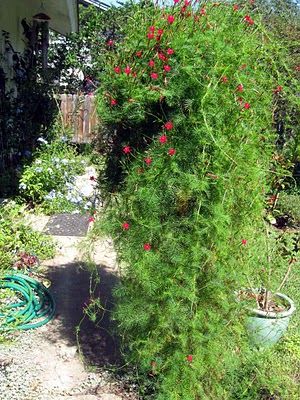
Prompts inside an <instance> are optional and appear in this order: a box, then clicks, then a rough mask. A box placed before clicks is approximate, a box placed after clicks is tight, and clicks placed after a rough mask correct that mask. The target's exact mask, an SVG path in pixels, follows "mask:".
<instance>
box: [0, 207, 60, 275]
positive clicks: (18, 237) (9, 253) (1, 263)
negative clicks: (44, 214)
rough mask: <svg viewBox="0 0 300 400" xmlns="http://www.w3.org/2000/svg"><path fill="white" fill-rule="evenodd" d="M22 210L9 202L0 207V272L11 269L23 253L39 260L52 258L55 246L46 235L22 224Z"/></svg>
mask: <svg viewBox="0 0 300 400" xmlns="http://www.w3.org/2000/svg"><path fill="white" fill-rule="evenodd" d="M23 211H24V210H23V208H22V207H20V206H18V205H17V204H16V203H13V202H10V203H8V204H6V205H1V206H0V271H1V272H3V271H5V270H7V269H11V268H12V266H13V264H14V262H16V261H18V259H19V253H22V252H25V253H28V254H29V255H32V256H36V257H38V259H40V260H44V259H48V258H52V257H53V256H54V251H55V246H54V243H53V240H52V239H51V238H50V237H49V236H46V235H43V234H41V233H39V232H36V231H34V230H32V228H30V227H29V226H28V225H27V224H25V223H24V219H23V217H22V214H23Z"/></svg>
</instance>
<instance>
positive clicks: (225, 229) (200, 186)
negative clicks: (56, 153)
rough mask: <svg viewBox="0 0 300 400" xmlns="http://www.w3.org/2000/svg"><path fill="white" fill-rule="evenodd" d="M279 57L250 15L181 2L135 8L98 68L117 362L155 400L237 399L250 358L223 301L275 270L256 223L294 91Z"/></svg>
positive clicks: (235, 311) (233, 306) (234, 306)
mask: <svg viewBox="0 0 300 400" xmlns="http://www.w3.org/2000/svg"><path fill="white" fill-rule="evenodd" d="M250 7H251V6H250ZM173 17H174V21H173ZM282 55H283V56H284V49H283V48H282V46H281V45H280V43H277V42H276V41H275V39H274V37H273V36H272V34H271V33H270V32H267V31H266V30H265V29H264V26H263V24H262V23H261V17H260V15H259V14H258V13H254V12H252V9H251V8H250V9H249V8H248V6H239V7H233V6H232V5H231V4H226V3H225V4H220V3H218V4H216V3H207V4H205V5H203V4H202V5H200V6H198V5H195V6H194V7H193V8H192V7H191V6H190V3H188V2H186V3H185V5H182V4H179V5H178V4H177V5H175V6H174V7H167V8H165V9H161V8H158V7H154V6H145V5H144V6H137V8H136V12H135V16H134V18H132V19H131V20H130V23H129V24H128V25H127V26H126V29H125V37H124V40H122V41H120V42H119V43H116V45H115V49H113V50H112V51H110V52H109V54H108V57H107V63H106V65H107V67H106V74H105V75H104V76H103V77H102V87H101V90H99V92H98V110H99V115H100V116H101V120H102V121H103V124H104V127H103V128H104V129H103V131H104V138H105V139H106V144H107V145H106V151H107V158H106V170H105V178H106V181H105V183H106V188H107V189H108V191H110V192H114V194H113V195H112V196H110V198H109V197H108V198H107V200H109V202H108V203H109V207H108V208H107V210H106V215H105V216H104V220H103V221H102V222H101V227H100V229H101V232H102V231H103V230H104V231H105V232H106V233H109V234H110V235H112V236H113V239H114V242H115V246H116V249H117V253H118V256H119V261H120V265H121V267H122V279H121V285H120V286H119V287H118V288H117V289H116V291H115V295H116V298H117V308H116V311H115V317H116V319H117V321H118V327H119V332H120V334H121V336H122V338H123V345H124V348H125V350H126V354H127V358H128V360H129V361H131V362H132V363H134V364H137V365H138V367H139V371H140V373H141V374H144V376H147V375H148V376H149V374H150V375H151V376H152V381H153V386H154V387H155V388H156V390H155V397H154V398H156V399H158V400H166V399H168V400H175V399H182V400H192V399H195V400H196V399H197V400H198V399H201V400H205V399H232V398H243V397H241V396H242V393H243V391H244V388H243V386H242V385H240V384H239V381H238V380H236V377H237V374H238V372H239V370H240V369H241V368H242V367H243V365H244V364H245V363H246V365H247V366H249V364H248V363H247V360H248V359H249V357H250V356H251V354H252V353H251V351H250V350H249V343H248V340H247V335H246V333H245V331H244V324H243V320H244V312H243V310H242V309H241V306H240V305H239V304H238V303H237V302H236V298H235V295H234V292H235V291H236V290H238V289H239V288H241V287H247V286H249V285H251V286H253V287H259V286H261V285H266V284H268V286H270V285H272V278H273V276H272V274H269V272H268V271H269V267H270V264H273V263H274V265H275V266H277V265H279V264H278V263H279V261H277V260H276V258H273V257H272V254H271V255H270V252H269V248H268V244H267V243H268V235H267V231H266V228H265V225H264V222H263V213H264V207H265V194H266V193H268V192H269V185H270V182H271V181H272V179H273V177H272V178H271V177H270V169H271V159H272V155H273V153H274V152H275V148H274V142H275V140H274V139H275V127H274V125H273V124H272V117H273V109H274V106H275V107H276V104H277V102H278V101H279V99H281V98H283V97H288V96H290V95H291V93H290V89H289V85H288V84H287V80H289V81H290V80H293V79H294V77H293V74H292V73H289V70H288V68H287V67H285V65H282V64H280V62H281V60H282ZM283 72H284V73H283ZM287 77H288V79H287ZM293 98H294V97H293ZM273 174H275V171H273ZM120 188H121V190H120ZM117 190H119V192H118V193H117ZM270 257H272V258H270ZM232 383H235V384H236V385H237V387H232ZM236 393H237V394H236ZM233 395H234V396H240V397H233Z"/></svg>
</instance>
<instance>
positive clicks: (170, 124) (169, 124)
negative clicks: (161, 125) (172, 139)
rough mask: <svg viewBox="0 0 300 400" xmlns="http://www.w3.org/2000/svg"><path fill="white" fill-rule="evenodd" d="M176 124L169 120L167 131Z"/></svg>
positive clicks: (166, 124)
mask: <svg viewBox="0 0 300 400" xmlns="http://www.w3.org/2000/svg"><path fill="white" fill-rule="evenodd" d="M173 127H174V125H173V122H172V121H168V122H166V123H165V128H166V130H167V131H170V130H171V129H173Z"/></svg>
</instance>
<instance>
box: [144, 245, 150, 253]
mask: <svg viewBox="0 0 300 400" xmlns="http://www.w3.org/2000/svg"><path fill="white" fill-rule="evenodd" d="M144 250H145V251H149V250H151V244H150V243H145V244H144Z"/></svg>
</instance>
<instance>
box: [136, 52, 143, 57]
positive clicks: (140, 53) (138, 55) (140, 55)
mask: <svg viewBox="0 0 300 400" xmlns="http://www.w3.org/2000/svg"><path fill="white" fill-rule="evenodd" d="M142 54H143V52H142V51H137V52H136V53H135V55H136V56H137V57H139V58H141V57H142Z"/></svg>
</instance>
